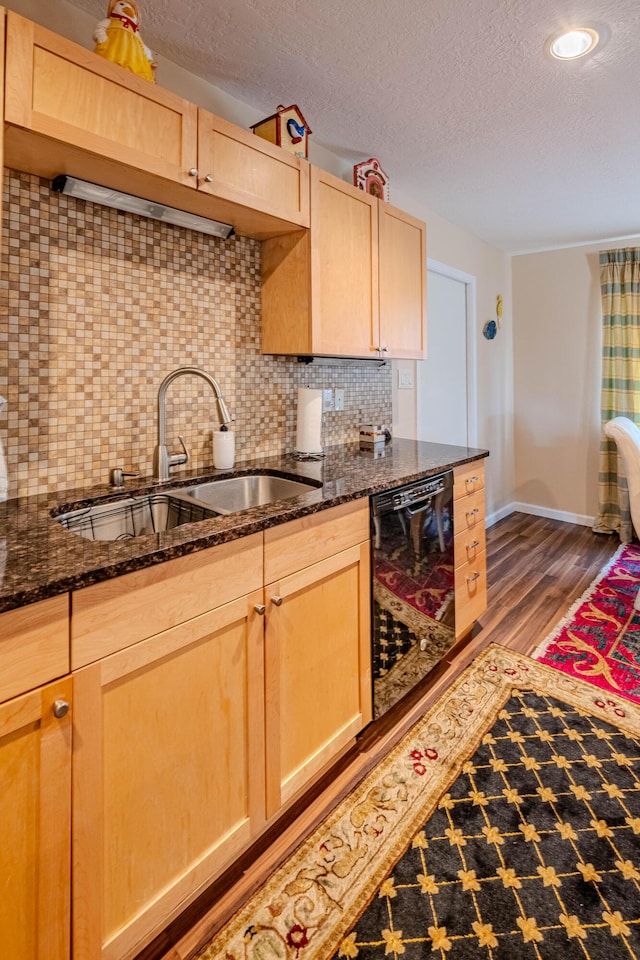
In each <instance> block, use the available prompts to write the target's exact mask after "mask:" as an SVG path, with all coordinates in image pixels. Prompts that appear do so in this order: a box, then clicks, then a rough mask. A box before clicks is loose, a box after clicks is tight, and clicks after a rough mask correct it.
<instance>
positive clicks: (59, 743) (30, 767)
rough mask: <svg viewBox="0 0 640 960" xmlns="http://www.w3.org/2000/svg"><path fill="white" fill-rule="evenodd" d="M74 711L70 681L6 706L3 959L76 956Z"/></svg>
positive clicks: (2, 725)
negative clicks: (73, 953)
mask: <svg viewBox="0 0 640 960" xmlns="http://www.w3.org/2000/svg"><path fill="white" fill-rule="evenodd" d="M6 616H11V614H9V615H6V614H3V617H6ZM65 705H66V706H65ZM70 705H71V679H70V678H69V677H65V678H64V679H62V680H57V681H55V682H53V683H50V684H48V685H47V686H44V687H40V688H38V689H36V690H32V691H31V692H30V693H25V694H23V695H22V696H19V697H15V698H14V699H12V700H7V701H6V702H5V703H2V704H0V784H1V785H2V789H0V831H1V840H0V957H3V958H4V957H6V958H7V960H9V958H11V960H68V958H69V944H70V936H71V930H70V916H69V913H70V872H71V712H70V709H69V708H70ZM56 714H58V716H56Z"/></svg>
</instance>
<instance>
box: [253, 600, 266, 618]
mask: <svg viewBox="0 0 640 960" xmlns="http://www.w3.org/2000/svg"><path fill="white" fill-rule="evenodd" d="M253 609H254V610H255V612H256V613H259V614H260V616H261V617H263V616H264V614H265V613H266V610H267V608H266V606H265V605H264V603H254V605H253Z"/></svg>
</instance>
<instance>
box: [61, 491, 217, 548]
mask: <svg viewBox="0 0 640 960" xmlns="http://www.w3.org/2000/svg"><path fill="white" fill-rule="evenodd" d="M215 516H216V511H214V510H211V509H208V508H207V507H205V506H204V505H201V504H197V503H190V502H188V501H186V500H184V499H182V498H181V497H174V496H172V495H170V494H162V493H158V494H150V495H148V496H142V497H127V499H126V500H117V501H115V502H114V503H100V504H97V505H96V506H92V507H83V508H82V509H80V510H72V511H70V512H69V513H63V514H61V515H60V516H57V517H55V519H56V520H57V521H58V523H60V524H62V526H63V527H65V529H67V530H69V531H70V532H71V533H75V534H77V536H79V537H85V539H87V540H131V539H132V538H133V537H145V536H148V535H149V534H151V533H160V532H161V531H163V530H173V528H174V527H179V526H181V525H182V524H183V523H194V522H196V521H198V520H207V519H208V518H209V517H215Z"/></svg>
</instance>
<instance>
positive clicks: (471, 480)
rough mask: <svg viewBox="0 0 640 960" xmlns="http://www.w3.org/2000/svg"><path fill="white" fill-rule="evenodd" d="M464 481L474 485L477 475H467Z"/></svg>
mask: <svg viewBox="0 0 640 960" xmlns="http://www.w3.org/2000/svg"><path fill="white" fill-rule="evenodd" d="M465 482H466V483H473V484H474V485H475V484H476V483H477V482H478V478H477V477H467V479H466V481H465Z"/></svg>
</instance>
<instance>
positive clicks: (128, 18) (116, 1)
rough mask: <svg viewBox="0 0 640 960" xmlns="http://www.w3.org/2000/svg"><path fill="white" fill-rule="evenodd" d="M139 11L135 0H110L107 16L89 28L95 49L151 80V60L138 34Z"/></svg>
mask: <svg viewBox="0 0 640 960" xmlns="http://www.w3.org/2000/svg"><path fill="white" fill-rule="evenodd" d="M139 27H140V13H139V11H138V6H137V4H136V3H135V0H110V3H109V9H108V11H107V19H106V20H101V21H100V23H98V24H97V25H96V28H95V30H94V31H93V39H94V41H95V44H96V46H95V52H96V53H98V54H100V56H101V57H104V58H105V60H111V62H112V63H119V64H120V66H121V67H126V69H127V70H131V72H132V73H136V74H137V75H138V76H139V77H143V78H144V79H145V80H150V81H151V82H152V83H155V77H154V74H153V70H154V68H155V62H154V59H153V54H152V53H151V50H149V48H148V47H147V46H145V44H144V43H143V42H142V38H141V37H140V34H139V32H138V31H139Z"/></svg>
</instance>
